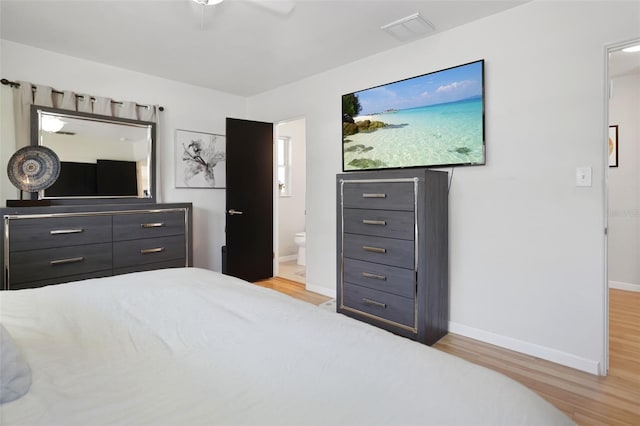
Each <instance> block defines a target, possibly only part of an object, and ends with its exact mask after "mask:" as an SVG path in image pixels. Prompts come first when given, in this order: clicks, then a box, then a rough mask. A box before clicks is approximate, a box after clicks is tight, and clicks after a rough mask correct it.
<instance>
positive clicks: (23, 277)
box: [9, 243, 112, 286]
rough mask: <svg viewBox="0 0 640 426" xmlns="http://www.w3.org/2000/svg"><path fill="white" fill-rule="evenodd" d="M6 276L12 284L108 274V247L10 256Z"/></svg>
mask: <svg viewBox="0 0 640 426" xmlns="http://www.w3.org/2000/svg"><path fill="white" fill-rule="evenodd" d="M9 262H10V263H9V264H10V269H9V273H10V276H11V283H12V286H13V284H14V283H15V284H17V283H21V282H28V281H38V280H46V279H49V278H57V277H67V276H71V275H80V274H86V273H89V272H95V271H106V270H108V271H111V268H112V264H111V243H102V244H87V245H82V246H71V247H56V248H48V249H40V250H27V251H17V252H11V253H10V254H9Z"/></svg>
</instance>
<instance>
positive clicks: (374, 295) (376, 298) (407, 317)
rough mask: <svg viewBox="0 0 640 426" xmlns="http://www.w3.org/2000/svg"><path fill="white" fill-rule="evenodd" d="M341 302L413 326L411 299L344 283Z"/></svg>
mask: <svg viewBox="0 0 640 426" xmlns="http://www.w3.org/2000/svg"><path fill="white" fill-rule="evenodd" d="M342 304H343V305H344V306H345V307H348V308H351V309H355V310H358V311H361V312H366V313H368V314H370V315H375V316H377V317H380V318H383V319H385V320H388V321H393V322H396V323H398V324H402V325H405V326H408V327H414V326H415V303H414V300H413V299H407V298H406V297H401V296H396V295H393V294H389V293H383V292H381V291H376V290H372V289H370V288H366V287H361V286H358V285H352V284H344V292H343V293H342Z"/></svg>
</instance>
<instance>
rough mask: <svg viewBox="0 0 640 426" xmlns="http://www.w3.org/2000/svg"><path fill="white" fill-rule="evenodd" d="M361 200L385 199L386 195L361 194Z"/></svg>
mask: <svg viewBox="0 0 640 426" xmlns="http://www.w3.org/2000/svg"><path fill="white" fill-rule="evenodd" d="M362 198H387V194H367V193H364V194H362Z"/></svg>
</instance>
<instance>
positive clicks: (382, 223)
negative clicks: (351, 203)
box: [362, 219, 387, 226]
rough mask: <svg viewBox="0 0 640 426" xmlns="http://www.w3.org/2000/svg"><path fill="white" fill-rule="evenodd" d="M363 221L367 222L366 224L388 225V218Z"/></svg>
mask: <svg viewBox="0 0 640 426" xmlns="http://www.w3.org/2000/svg"><path fill="white" fill-rule="evenodd" d="M362 223H363V224H365V225H382V226H386V225H387V221H386V220H371V219H362Z"/></svg>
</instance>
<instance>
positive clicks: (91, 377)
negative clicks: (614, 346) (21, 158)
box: [0, 268, 573, 426]
mask: <svg viewBox="0 0 640 426" xmlns="http://www.w3.org/2000/svg"><path fill="white" fill-rule="evenodd" d="M0 323H2V324H3V325H4V326H5V328H6V330H7V331H8V332H9V334H10V335H11V337H12V338H13V341H14V342H15V346H16V347H17V348H18V350H19V351H20V352H21V353H22V355H23V356H24V359H25V360H26V362H27V363H28V365H29V367H30V369H31V379H32V383H31V386H30V389H29V390H28V392H27V393H26V394H25V395H24V396H22V397H20V398H18V399H15V400H14V401H12V402H7V403H5V404H2V405H0V424H2V425H3V426H5V425H65V426H69V425H99V424H100V425H102V424H105V425H107V424H118V425H120V424H122V425H124V424H129V425H338V424H339V425H519V424H531V425H564V424H573V422H572V421H571V420H570V419H569V418H568V417H566V416H565V415H564V414H563V413H561V412H560V411H559V410H558V409H556V408H555V407H553V406H552V405H551V404H549V403H548V402H546V401H545V400H543V399H542V398H541V397H539V396H538V395H537V394H535V393H534V392H533V391H531V390H529V389H527V388H526V387H524V386H522V385H520V384H519V383H517V382H515V381H513V380H511V379H509V378H507V377H505V376H503V375H501V374H498V373H496V372H494V371H491V370H488V369H485V368H483V367H480V366H476V365H474V364H471V363H469V362H467V361H464V360H462V359H459V358H456V357H454V356H452V355H448V354H445V353H443V352H440V351H438V350H436V349H433V348H430V347H428V346H425V345H422V344H419V343H416V342H413V341H411V340H409V339H405V338H402V337H398V336H395V335H393V334H391V333H389V332H386V331H383V330H380V329H378V328H375V327H372V326H370V325H367V324H365V323H362V322H358V321H356V320H353V319H350V318H347V317H346V316H343V315H340V314H337V313H335V312H329V311H327V310H323V309H321V308H318V307H317V306H314V305H311V304H308V303H305V302H302V301H299V300H296V299H292V298H291V297H289V296H286V295H283V294H280V293H277V292H275V291H273V290H270V289H266V288H262V287H259V286H255V285H253V284H249V283H247V282H244V281H242V280H239V279H236V278H233V277H229V276H225V275H222V274H219V273H216V272H212V271H208V270H204V269H198V268H181V269H167V270H157V271H150V272H140V273H133V274H128V275H121V276H116V277H107V278H99V279H92V280H86V281H79V282H72V283H67V284H61V285H54V286H48V287H43V288H38V289H28V290H18V291H5V292H0Z"/></svg>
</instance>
